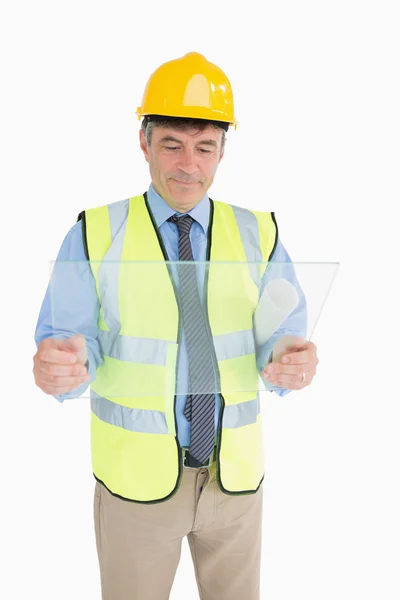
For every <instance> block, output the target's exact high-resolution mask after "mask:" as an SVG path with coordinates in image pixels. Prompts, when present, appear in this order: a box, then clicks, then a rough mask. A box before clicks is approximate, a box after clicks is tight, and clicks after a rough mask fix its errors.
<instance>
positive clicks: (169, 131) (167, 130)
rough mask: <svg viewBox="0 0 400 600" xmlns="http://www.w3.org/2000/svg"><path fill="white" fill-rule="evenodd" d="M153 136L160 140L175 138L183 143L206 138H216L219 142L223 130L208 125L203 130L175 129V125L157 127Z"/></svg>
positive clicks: (197, 141)
mask: <svg viewBox="0 0 400 600" xmlns="http://www.w3.org/2000/svg"><path fill="white" fill-rule="evenodd" d="M153 136H154V137H155V138H156V139H157V140H158V141H160V140H162V139H164V138H174V139H175V140H177V141H178V140H179V141H180V142H182V143H185V142H188V143H190V142H195V143H199V142H201V141H205V140H215V141H216V142H218V141H219V140H221V137H222V131H219V130H218V129H215V128H214V127H211V126H210V125H207V127H206V128H205V129H204V130H203V131H199V130H198V129H195V128H193V129H185V130H184V131H182V130H180V129H174V128H173V127H155V128H154V130H153Z"/></svg>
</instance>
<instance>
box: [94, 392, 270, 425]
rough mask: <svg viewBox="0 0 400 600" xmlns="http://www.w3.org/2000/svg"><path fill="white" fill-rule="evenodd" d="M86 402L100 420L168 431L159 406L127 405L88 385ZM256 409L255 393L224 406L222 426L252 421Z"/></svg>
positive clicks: (258, 402) (253, 420)
mask: <svg viewBox="0 0 400 600" xmlns="http://www.w3.org/2000/svg"><path fill="white" fill-rule="evenodd" d="M90 405H91V409H92V411H93V413H94V414H95V415H96V416H97V417H98V418H99V419H100V420H101V421H104V422H105V423H109V424H110V425H115V426H116V427H122V428H123V429H127V430H128V431H138V432H141V433H165V434H167V433H168V427H167V422H166V419H165V414H164V413H163V412H161V411H159V410H144V409H141V408H128V407H126V406H122V405H121V404H116V403H115V402H111V401H110V400H107V398H103V397H102V396H99V395H98V394H96V392H95V391H94V390H92V389H91V390H90ZM259 412H260V400H259V397H258V394H257V398H255V400H248V401H247V402H241V403H240V404H234V405H232V406H226V407H225V410H224V415H223V419H222V427H225V428H227V429H236V428H237V427H244V426H245V425H250V424H251V423H255V422H256V421H257V415H258V413H259Z"/></svg>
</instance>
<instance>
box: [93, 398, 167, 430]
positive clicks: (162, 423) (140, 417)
mask: <svg viewBox="0 0 400 600" xmlns="http://www.w3.org/2000/svg"><path fill="white" fill-rule="evenodd" d="M90 406H91V409H92V411H93V412H94V414H95V415H96V416H97V417H98V418H99V419H100V420H101V421H104V422H105V423H109V424H110V425H115V426H116V427H122V429H127V430H128V431H140V432H141V433H168V427H167V421H166V419H165V413H163V412H161V411H159V410H144V409H141V408H128V407H126V406H122V405H121V404H116V403H115V402H111V401H110V400H107V398H103V397H102V396H99V395H98V394H96V392H95V391H94V390H92V389H91V390H90Z"/></svg>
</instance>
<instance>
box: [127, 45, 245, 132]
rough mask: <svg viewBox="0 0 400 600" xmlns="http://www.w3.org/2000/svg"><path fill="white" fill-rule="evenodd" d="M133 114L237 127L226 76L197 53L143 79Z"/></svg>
mask: <svg viewBox="0 0 400 600" xmlns="http://www.w3.org/2000/svg"><path fill="white" fill-rule="evenodd" d="M136 114H137V115H138V118H139V119H140V118H141V117H145V116H147V115H160V116H168V117H183V118H190V119H206V120H207V121H217V122H218V121H219V122H221V123H223V124H225V125H226V127H225V128H226V129H228V127H229V125H234V127H235V129H236V127H237V121H236V119H235V117H234V106H233V93H232V88H231V84H230V82H229V79H228V78H227V76H226V75H225V73H224V72H223V71H222V70H221V69H220V68H219V67H217V66H216V65H214V64H213V63H210V62H209V61H208V60H207V59H206V58H204V56H203V55H202V54H199V53H198V52H189V53H188V54H185V56H182V58H177V59H175V60H170V61H168V62H166V63H164V64H162V65H161V66H160V67H158V69H156V70H155V71H154V73H153V74H152V75H151V76H150V79H149V80H148V82H147V85H146V88H145V90H144V94H143V99H142V105H141V106H139V107H138V109H137V111H136Z"/></svg>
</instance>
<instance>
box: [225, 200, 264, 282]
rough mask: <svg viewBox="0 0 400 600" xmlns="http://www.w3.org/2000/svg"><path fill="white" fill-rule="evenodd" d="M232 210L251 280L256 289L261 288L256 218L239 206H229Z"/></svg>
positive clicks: (260, 255)
mask: <svg viewBox="0 0 400 600" xmlns="http://www.w3.org/2000/svg"><path fill="white" fill-rule="evenodd" d="M230 206H231V207H232V209H233V213H234V215H235V218H236V222H237V225H238V228H239V232H240V237H241V239H242V244H243V247H244V251H245V253H246V258H247V261H248V263H249V270H250V274H251V278H252V280H253V281H254V283H255V284H256V286H257V287H258V288H260V286H261V279H260V275H259V265H258V264H255V263H260V262H262V260H263V257H262V253H261V248H260V232H259V229H258V221H257V217H256V215H255V214H254V213H252V212H251V211H249V210H246V209H245V208H241V207H240V206H234V205H233V204H230Z"/></svg>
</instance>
